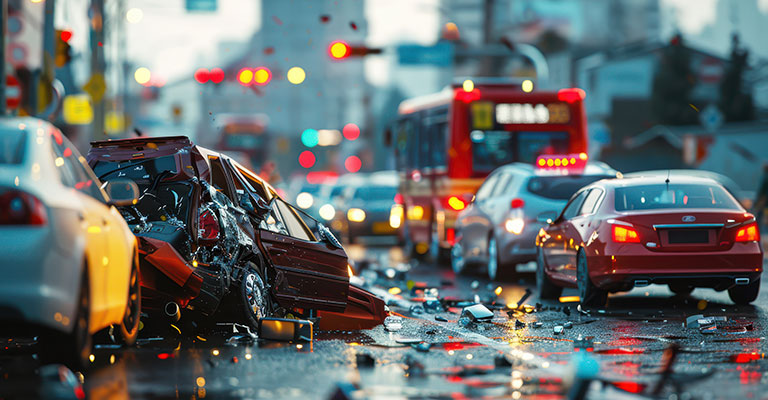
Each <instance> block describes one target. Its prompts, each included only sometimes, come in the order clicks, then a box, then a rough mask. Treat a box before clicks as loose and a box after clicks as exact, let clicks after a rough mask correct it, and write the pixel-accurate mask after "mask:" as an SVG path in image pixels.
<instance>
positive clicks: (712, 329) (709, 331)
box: [699, 325, 717, 335]
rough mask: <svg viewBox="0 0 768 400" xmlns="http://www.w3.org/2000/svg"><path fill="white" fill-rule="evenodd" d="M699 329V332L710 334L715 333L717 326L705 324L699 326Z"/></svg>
mask: <svg viewBox="0 0 768 400" xmlns="http://www.w3.org/2000/svg"><path fill="white" fill-rule="evenodd" d="M699 331H700V332H701V333H703V334H709V335H712V334H715V333H717V326H715V325H712V326H707V327H701V328H699Z"/></svg>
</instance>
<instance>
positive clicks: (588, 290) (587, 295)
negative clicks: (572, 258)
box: [576, 249, 608, 307]
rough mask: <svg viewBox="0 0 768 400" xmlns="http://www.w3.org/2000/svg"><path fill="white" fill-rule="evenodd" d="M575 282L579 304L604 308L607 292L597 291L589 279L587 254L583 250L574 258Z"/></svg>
mask: <svg viewBox="0 0 768 400" xmlns="http://www.w3.org/2000/svg"><path fill="white" fill-rule="evenodd" d="M576 281H577V282H578V287H579V298H580V299H581V304H582V305H584V306H591V307H605V303H606V302H607V301H608V292H607V291H605V290H602V289H599V288H597V287H596V286H595V284H594V283H592V279H590V278H589V265H588V264H587V253H585V252H584V249H579V252H578V254H577V256H576Z"/></svg>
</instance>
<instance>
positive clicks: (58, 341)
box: [40, 268, 93, 370]
mask: <svg viewBox="0 0 768 400" xmlns="http://www.w3.org/2000/svg"><path fill="white" fill-rule="evenodd" d="M89 282H90V280H89V278H88V269H87V268H83V274H82V277H81V278H80V292H79V295H78V301H77V310H76V311H75V313H76V314H75V318H74V321H73V322H74V326H73V328H72V332H71V333H69V334H63V333H54V332H50V333H46V334H44V335H41V337H40V340H41V343H40V345H41V352H40V359H41V360H42V362H43V363H63V364H65V365H67V366H68V367H70V368H71V369H73V370H84V369H86V368H87V367H88V365H89V364H90V360H89V357H90V355H91V350H92V348H93V338H92V336H91V333H90V322H91V321H90V310H91V287H90V283H89Z"/></svg>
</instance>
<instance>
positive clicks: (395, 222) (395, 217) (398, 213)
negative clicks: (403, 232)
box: [389, 204, 403, 229]
mask: <svg viewBox="0 0 768 400" xmlns="http://www.w3.org/2000/svg"><path fill="white" fill-rule="evenodd" d="M402 223H403V206H401V205H400V204H395V205H393V206H392V208H391V209H390V210H389V226H391V227H392V228H394V229H397V228H399V227H400V225H401V224H402Z"/></svg>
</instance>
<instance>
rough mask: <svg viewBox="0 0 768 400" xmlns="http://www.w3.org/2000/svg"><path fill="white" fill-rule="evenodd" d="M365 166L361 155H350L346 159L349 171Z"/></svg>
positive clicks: (345, 162)
mask: <svg viewBox="0 0 768 400" xmlns="http://www.w3.org/2000/svg"><path fill="white" fill-rule="evenodd" d="M362 166H363V162H362V161H361V160H360V157H358V156H349V157H347V159H346V160H344V168H346V169H347V171H349V172H352V173H355V172H357V171H360V168H361V167H362Z"/></svg>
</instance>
